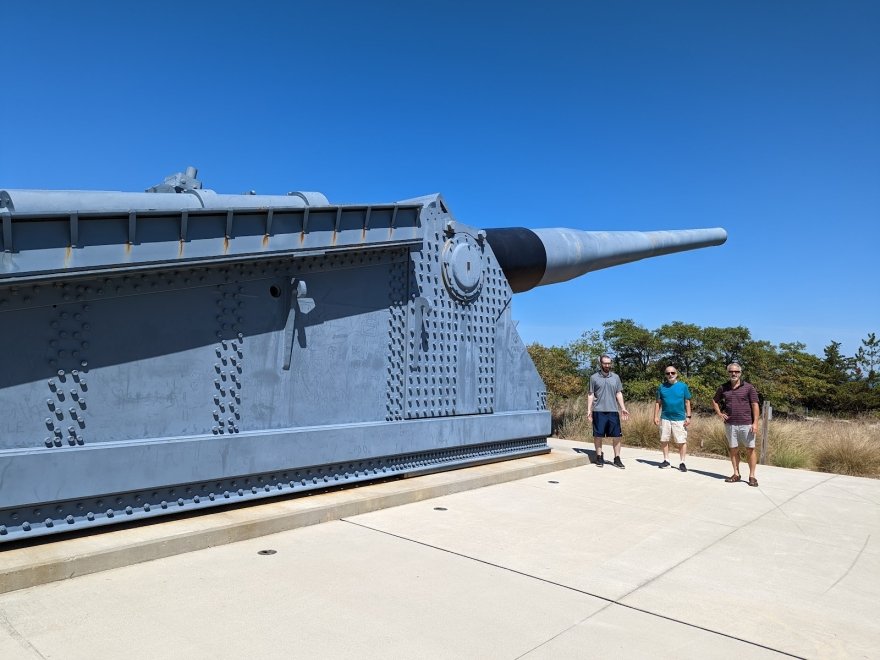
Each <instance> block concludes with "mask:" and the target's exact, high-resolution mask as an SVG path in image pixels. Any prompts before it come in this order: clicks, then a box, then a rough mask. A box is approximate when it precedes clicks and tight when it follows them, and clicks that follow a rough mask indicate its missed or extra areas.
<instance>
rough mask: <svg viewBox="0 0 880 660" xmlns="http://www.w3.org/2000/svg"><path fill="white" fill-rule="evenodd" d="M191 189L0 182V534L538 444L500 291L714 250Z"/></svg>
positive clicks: (405, 206)
mask: <svg viewBox="0 0 880 660" xmlns="http://www.w3.org/2000/svg"><path fill="white" fill-rule="evenodd" d="M195 177H196V171H195V170H194V169H192V168H191V169H189V170H187V171H186V172H185V173H181V174H177V175H173V176H171V177H168V178H167V179H166V180H165V181H164V182H163V183H162V184H159V185H158V186H154V187H153V188H152V189H150V191H148V192H145V193H116V192H77V191H34V190H0V223H2V233H0V250H2V252H0V313H2V319H3V323H2V324H0V338H2V345H3V346H5V347H7V358H6V360H5V361H4V368H3V370H2V372H0V401H2V402H3V412H4V414H3V416H2V419H0V480H2V481H0V542H4V541H12V540H16V539H23V538H33V537H38V536H42V535H46V534H52V533H56V532H63V531H66V530H78V529H87V528H92V527H97V526H101V525H107V524H113V523H116V522H122V521H130V520H134V519H143V518H149V517H154V516H161V515H163V514H168V513H174V512H179V511H187V510H194V509H202V508H208V507H213V506H217V505H222V504H225V503H232V502H242V501H246V500H251V499H257V498H264V497H273V496H278V495H285V494H290V493H299V492H303V491H309V490H314V489H318V488H326V487H327V486H331V485H336V484H344V483H350V482H356V481H368V480H373V479H377V478H386V477H391V476H396V475H414V474H418V473H422V472H427V471H434V470H441V469H450V468H455V467H462V466H467V465H474V464H478V463H482V462H488V461H495V460H503V459H508V458H515V457H520V456H528V455H533V454H537V453H544V452H547V451H549V449H548V448H547V444H546V436H547V434H548V433H549V430H550V413H549V412H548V411H547V409H546V393H545V388H544V385H543V383H542V382H541V380H540V378H539V377H538V374H537V372H536V370H535V368H534V366H533V365H532V363H531V360H530V359H529V356H528V353H527V352H526V349H525V346H524V345H523V343H522V341H521V340H520V338H519V336H518V334H517V332H516V329H515V323H514V322H513V320H512V317H511V307H510V302H511V295H512V293H513V292H516V291H523V290H526V289H529V288H531V287H533V286H537V285H541V284H549V283H553V282H560V281H564V280H566V279H570V278H572V277H576V276H578V275H580V274H583V273H585V272H588V271H590V270H596V269H598V268H605V267H608V266H612V265H616V264H619V263H624V262H627V261H633V260H636V259H641V258H644V257H648V256H655V255H659V254H667V253H670V252H675V251H680V250H688V249H693V248H698V247H705V246H708V245H718V244H721V243H723V242H724V240H725V239H726V233H725V232H724V230H721V229H711V230H689V231H684V232H648V233H638V232H578V231H574V230H567V229H555V230H554V229H541V230H534V231H530V230H526V229H489V230H485V231H484V230H480V229H475V228H473V227H470V226H467V225H464V224H460V223H458V222H456V221H455V219H454V218H453V216H452V214H451V213H450V212H449V211H448V209H447V207H446V205H445V203H444V201H443V199H442V198H441V197H440V196H439V195H430V196H427V197H420V198H416V199H411V200H406V201H402V202H398V203H394V204H378V205H332V204H330V203H329V202H328V200H327V199H326V197H324V196H323V195H321V194H319V193H290V194H288V195H286V196H262V195H253V194H247V195H219V194H216V193H214V192H212V191H209V190H204V189H202V187H201V183H200V182H199V181H198V180H197V179H196V178H195Z"/></svg>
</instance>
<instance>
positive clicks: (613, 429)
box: [593, 411, 623, 438]
mask: <svg viewBox="0 0 880 660" xmlns="http://www.w3.org/2000/svg"><path fill="white" fill-rule="evenodd" d="M622 435H623V433H621V432H620V413H616V412H596V411H593V437H594V438H619V437H620V436H622Z"/></svg>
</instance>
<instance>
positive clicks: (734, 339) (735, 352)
mask: <svg viewBox="0 0 880 660" xmlns="http://www.w3.org/2000/svg"><path fill="white" fill-rule="evenodd" d="M750 341H752V333H751V332H750V331H749V329H748V328H745V327H743V326H741V325H738V326H736V327H732V328H717V327H714V326H709V327H708V328H705V329H704V330H703V355H704V360H705V362H704V363H703V364H702V365H700V366H701V367H702V368H707V367H710V366H711V367H712V370H713V371H715V372H717V373H718V375H719V376H720V377H722V378H724V377H725V374H726V372H727V369H726V367H727V365H728V364H730V363H731V362H740V361H742V360H743V349H744V348H745V347H746V345H747V344H748V343H749V342H750Z"/></svg>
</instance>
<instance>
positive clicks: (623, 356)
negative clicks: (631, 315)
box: [602, 319, 661, 380]
mask: <svg viewBox="0 0 880 660" xmlns="http://www.w3.org/2000/svg"><path fill="white" fill-rule="evenodd" d="M602 327H603V328H605V330H604V332H603V333H602V338H603V339H604V340H605V342H606V343H607V344H608V347H609V348H610V349H611V351H612V352H613V353H614V356H615V360H616V361H617V369H616V371H617V372H618V374H620V377H621V378H622V379H624V380H626V379H630V380H645V379H651V378H652V377H653V376H654V373H653V369H652V368H651V367H652V366H653V363H654V361H655V360H656V359H657V358H658V357H659V353H660V350H661V344H660V340H659V339H658V338H657V336H656V335H655V334H654V333H653V332H651V331H650V330H648V329H647V328H645V327H643V326H641V325H639V324H637V323H636V322H635V321H633V320H632V319H618V320H616V321H606V322H605V323H603V324H602Z"/></svg>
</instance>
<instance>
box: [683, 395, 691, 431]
mask: <svg viewBox="0 0 880 660" xmlns="http://www.w3.org/2000/svg"><path fill="white" fill-rule="evenodd" d="M690 423H691V400H690V399H685V400H684V425H685V426H690Z"/></svg>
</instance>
